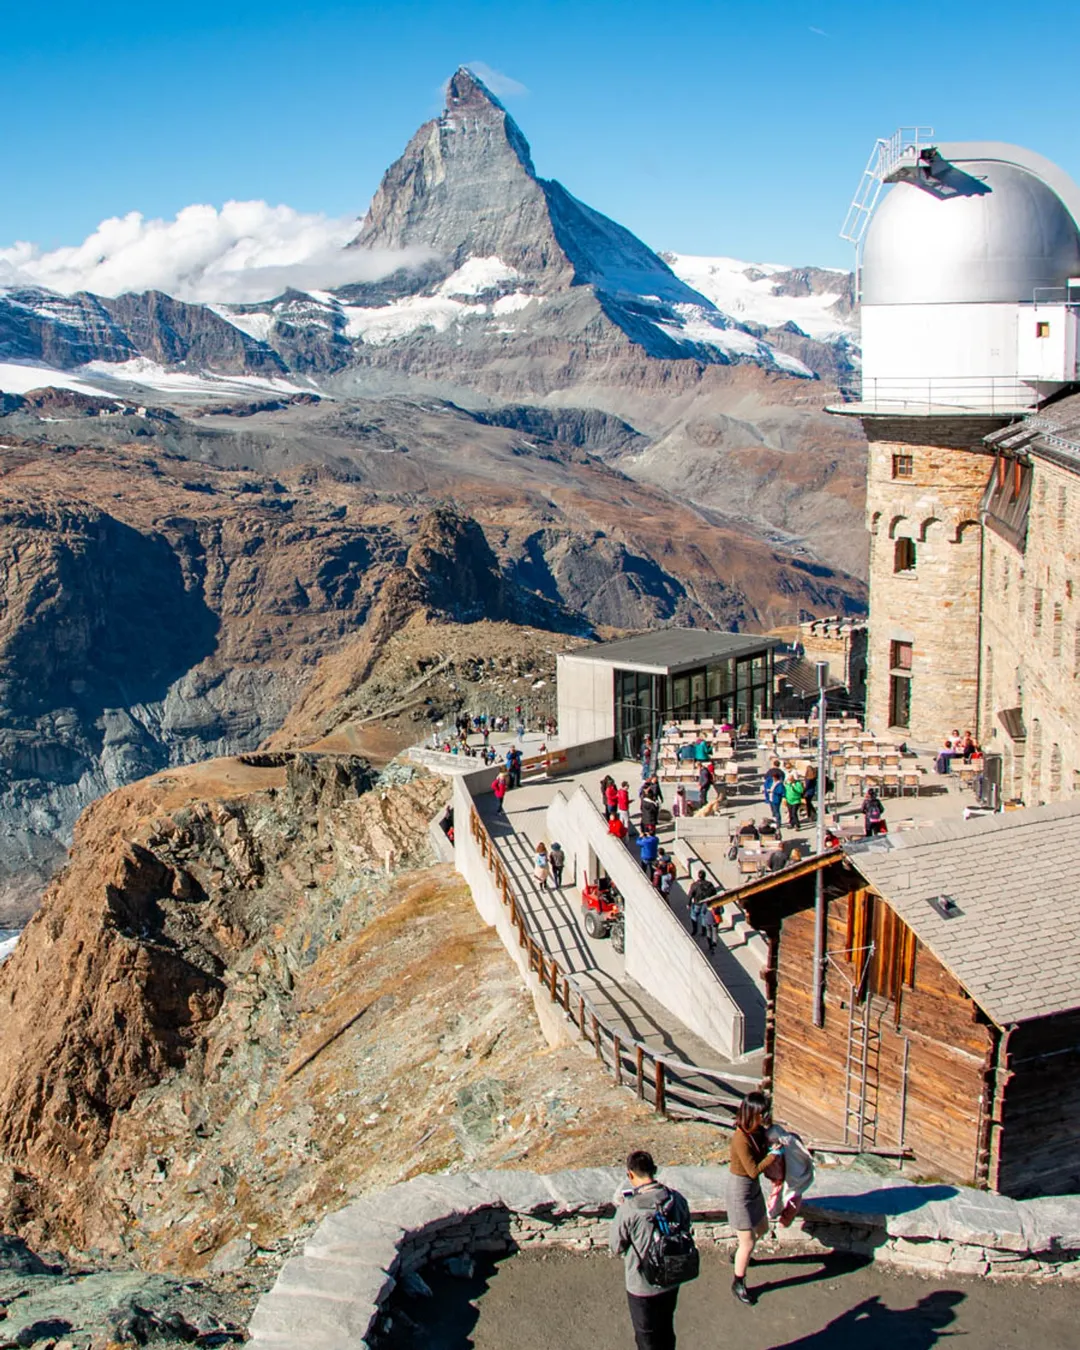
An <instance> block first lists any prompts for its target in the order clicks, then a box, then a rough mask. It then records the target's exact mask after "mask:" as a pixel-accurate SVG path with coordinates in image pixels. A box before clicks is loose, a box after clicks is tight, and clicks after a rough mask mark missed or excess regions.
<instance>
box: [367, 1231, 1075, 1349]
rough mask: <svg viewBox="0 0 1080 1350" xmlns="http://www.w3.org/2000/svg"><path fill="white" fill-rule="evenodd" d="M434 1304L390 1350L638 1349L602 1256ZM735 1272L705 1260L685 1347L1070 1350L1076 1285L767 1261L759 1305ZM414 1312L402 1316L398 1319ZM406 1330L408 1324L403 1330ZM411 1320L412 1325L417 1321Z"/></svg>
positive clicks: (439, 1287)
mask: <svg viewBox="0 0 1080 1350" xmlns="http://www.w3.org/2000/svg"><path fill="white" fill-rule="evenodd" d="M425 1279H428V1280H429V1281H430V1283H431V1286H432V1289H433V1292H434V1294H435V1298H433V1299H422V1298H413V1299H408V1300H399V1299H395V1300H394V1303H393V1304H392V1305H391V1307H392V1309H393V1310H394V1311H396V1312H397V1316H396V1317H395V1319H394V1321H395V1327H394V1331H393V1333H392V1334H391V1337H390V1340H389V1342H388V1343H386V1345H387V1350H420V1347H423V1348H424V1350H466V1347H470V1346H471V1347H475V1350H505V1347H507V1346H527V1347H528V1348H529V1350H629V1347H630V1346H632V1345H633V1336H632V1334H631V1331H630V1322H629V1317H628V1316H627V1309H626V1297H625V1294H624V1293H623V1286H622V1263H621V1262H616V1261H614V1260H612V1259H611V1258H609V1257H607V1256H605V1255H595V1256H579V1255H577V1254H574V1253H571V1252H565V1251H552V1252H545V1253H542V1254H541V1253H533V1252H530V1253H523V1254H520V1255H517V1256H513V1257H510V1258H504V1259H502V1260H500V1261H499V1262H498V1263H495V1262H488V1263H487V1264H486V1265H484V1266H479V1265H478V1270H477V1278H476V1279H474V1280H455V1279H453V1278H452V1277H450V1276H445V1275H441V1274H438V1275H437V1274H434V1273H430V1272H428V1271H425ZM730 1283H731V1266H730V1264H729V1263H728V1261H727V1258H726V1257H725V1256H724V1255H723V1254H722V1253H721V1252H718V1251H716V1250H715V1249H708V1248H706V1249H705V1250H704V1251H703V1252H702V1273H701V1277H700V1278H699V1279H698V1280H697V1281H696V1282H695V1283H694V1284H690V1285H687V1286H685V1287H684V1289H683V1291H682V1293H681V1294H680V1297H679V1309H678V1314H677V1318H676V1332H677V1334H678V1338H679V1344H680V1346H684V1347H686V1350H693V1348H694V1347H702V1348H703V1347H714V1346H716V1347H719V1346H731V1347H737V1350H873V1348H874V1347H878V1346H880V1347H882V1350H931V1347H933V1346H937V1345H939V1344H940V1345H941V1347H942V1350H944V1347H945V1345H946V1344H948V1343H951V1341H952V1338H953V1337H960V1338H961V1339H960V1340H959V1341H958V1342H957V1344H960V1345H965V1346H968V1347H970V1350H1028V1347H1030V1346H1032V1345H1038V1346H1039V1347H1040V1350H1072V1347H1073V1346H1075V1345H1076V1343H1077V1332H1076V1312H1077V1299H1076V1290H1075V1287H1072V1288H1070V1287H1069V1286H1067V1285H1045V1284H1041V1285H1032V1284H1024V1283H1013V1282H1010V1283H1008V1284H990V1283H987V1282H984V1281H978V1280H970V1279H956V1278H950V1279H948V1280H926V1279H923V1278H920V1277H917V1276H913V1275H899V1274H894V1273H891V1272H887V1271H884V1270H882V1269H881V1268H880V1267H875V1266H874V1265H872V1264H869V1263H868V1262H867V1261H866V1260H865V1258H859V1257H852V1256H846V1255H843V1254H839V1253H836V1254H831V1255H828V1256H825V1257H821V1256H786V1255H784V1256H776V1257H766V1258H765V1259H764V1260H763V1261H762V1262H760V1263H759V1264H756V1265H753V1266H751V1268H750V1276H749V1279H748V1284H750V1285H751V1286H752V1287H755V1288H756V1289H757V1290H759V1291H760V1298H759V1301H758V1303H757V1304H756V1306H754V1307H753V1308H745V1307H743V1306H742V1305H741V1304H739V1303H737V1302H736V1301H735V1299H734V1298H732V1296H731V1294H730V1293H729V1292H728V1289H729V1285H730ZM402 1313H404V1314H405V1317H402V1316H401V1314H402ZM406 1318H407V1319H408V1321H406V1320H405V1319H406ZM410 1322H411V1323H412V1325H411V1326H410V1325H409V1323H410Z"/></svg>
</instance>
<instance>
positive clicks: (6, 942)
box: [0, 928, 19, 964]
mask: <svg viewBox="0 0 1080 1350" xmlns="http://www.w3.org/2000/svg"><path fill="white" fill-rule="evenodd" d="M18 941H19V935H18V933H13V932H12V931H11V930H10V929H7V928H0V964H2V963H3V962H4V961H6V960H7V959H8V957H9V956H10V955H11V953H12V952H13V951H14V950H15V947H16V945H17V943H18Z"/></svg>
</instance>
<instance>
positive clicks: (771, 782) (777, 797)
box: [765, 774, 784, 829]
mask: <svg viewBox="0 0 1080 1350" xmlns="http://www.w3.org/2000/svg"><path fill="white" fill-rule="evenodd" d="M765 800H766V801H767V802H768V804H769V810H770V811H771V812H772V815H773V820H775V821H776V828H777V829H779V828H780V827H781V825H782V824H783V823H784V822H783V821H782V820H781V819H780V803H781V802H782V801H783V800H784V775H783V774H781V775H780V777H779V778H777V777H775V776H773V777H769V776H768V775H766V778H765Z"/></svg>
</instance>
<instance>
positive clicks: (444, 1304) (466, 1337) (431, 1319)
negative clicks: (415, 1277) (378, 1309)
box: [379, 1253, 509, 1350]
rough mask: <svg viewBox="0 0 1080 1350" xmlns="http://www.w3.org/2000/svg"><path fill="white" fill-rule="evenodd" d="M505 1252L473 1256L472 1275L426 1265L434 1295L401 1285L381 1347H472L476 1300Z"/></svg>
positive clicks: (414, 1349)
mask: <svg viewBox="0 0 1080 1350" xmlns="http://www.w3.org/2000/svg"><path fill="white" fill-rule="evenodd" d="M506 1260H509V1253H507V1254H506V1255H505V1256H498V1257H495V1256H490V1255H485V1254H478V1255H476V1256H474V1258H473V1261H474V1264H475V1273H474V1274H473V1275H472V1277H471V1278H469V1279H462V1278H461V1277H460V1276H454V1275H448V1274H447V1273H446V1272H445V1271H443V1270H440V1269H438V1268H436V1267H433V1266H427V1267H425V1268H424V1270H423V1271H422V1272H421V1274H422V1277H423V1280H424V1282H425V1284H426V1285H427V1286H428V1288H429V1289H430V1290H431V1296H430V1297H426V1296H424V1295H419V1294H414V1293H409V1292H406V1291H405V1290H404V1289H403V1288H402V1287H401V1286H399V1287H398V1289H397V1290H395V1292H394V1294H393V1296H392V1297H391V1300H390V1304H389V1306H388V1309H387V1311H388V1312H389V1313H390V1316H391V1317H392V1319H393V1322H392V1325H391V1328H390V1332H389V1334H388V1335H387V1336H386V1337H385V1338H383V1339H381V1340H380V1342H379V1344H380V1350H471V1347H472V1345H473V1339H472V1332H473V1330H474V1328H475V1326H476V1322H477V1319H478V1317H479V1316H480V1312H479V1309H478V1308H477V1306H476V1301H477V1299H479V1298H480V1297H481V1295H483V1294H485V1293H486V1292H487V1290H488V1287H489V1285H490V1284H491V1281H492V1280H493V1279H494V1277H495V1276H496V1275H497V1274H498V1272H499V1265H500V1264H501V1263H502V1262H503V1261H506Z"/></svg>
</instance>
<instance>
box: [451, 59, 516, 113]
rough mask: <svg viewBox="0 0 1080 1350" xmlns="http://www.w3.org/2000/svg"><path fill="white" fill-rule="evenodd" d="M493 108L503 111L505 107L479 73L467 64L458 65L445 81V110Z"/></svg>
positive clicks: (459, 110)
mask: <svg viewBox="0 0 1080 1350" xmlns="http://www.w3.org/2000/svg"><path fill="white" fill-rule="evenodd" d="M484 108H495V109H497V110H498V111H499V112H502V113H505V112H506V109H505V108H504V107H503V105H502V104H501V103H500V102H499V100H498V99H497V98H496V97H495V95H494V94H493V93H492V92H491V90H490V89H489V88H488V87H487V85H486V84H485V83H484V81H483V80H482V79H481V78H480V76H479V75H477V74H476V73H475V71H472V70H470V69H469V67H468V66H458V68H457V70H455V71H454V73H453V75H451V76H450V78H449V79H448V80H447V82H446V112H447V115H449V114H450V113H454V112H465V111H473V110H482V109H484Z"/></svg>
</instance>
